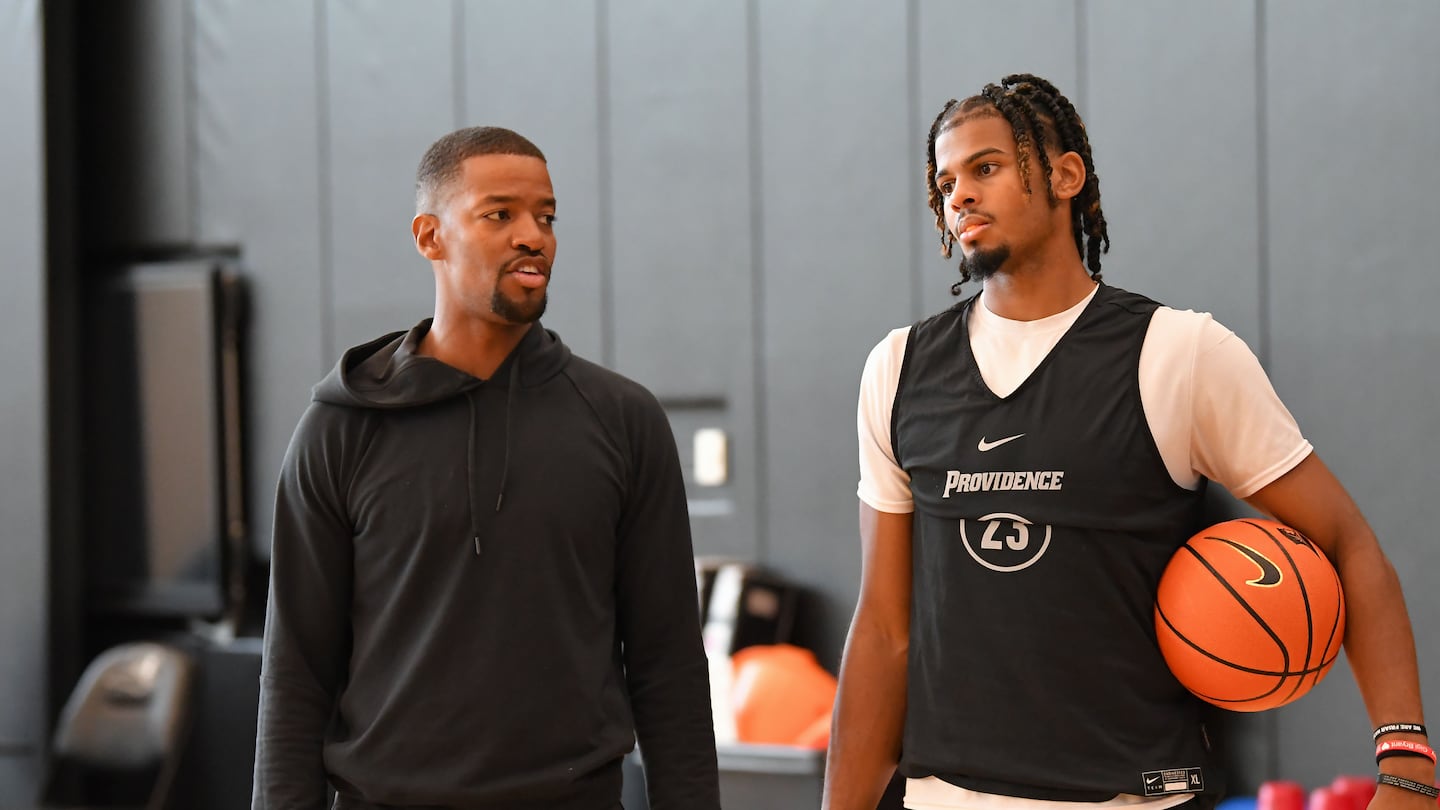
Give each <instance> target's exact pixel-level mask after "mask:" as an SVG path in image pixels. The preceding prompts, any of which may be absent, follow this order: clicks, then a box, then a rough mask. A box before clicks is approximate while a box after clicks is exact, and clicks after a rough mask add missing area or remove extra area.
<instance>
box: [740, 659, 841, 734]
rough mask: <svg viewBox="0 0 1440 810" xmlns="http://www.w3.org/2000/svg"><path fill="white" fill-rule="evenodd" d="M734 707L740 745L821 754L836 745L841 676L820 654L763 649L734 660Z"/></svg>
mask: <svg viewBox="0 0 1440 810" xmlns="http://www.w3.org/2000/svg"><path fill="white" fill-rule="evenodd" d="M731 662H732V666H733V668H734V670H733V671H734V676H735V677H734V681H733V684H732V686H731V689H730V705H731V707H732V709H733V710H734V713H735V731H736V735H737V738H738V739H739V741H740V742H744V743H762V744H770V745H795V746H801V747H804V748H812V749H821V748H825V747H826V746H827V745H829V744H830V712H831V709H832V708H833V707H834V705H835V690H836V686H837V684H836V681H835V676H833V675H831V674H830V673H829V672H826V671H825V668H824V667H822V666H820V662H818V661H816V660H815V654H814V653H812V652H811V651H809V650H807V649H805V648H803V647H796V646H794V645H791V644H759V645H754V646H750V647H745V648H743V649H741V650H738V651H736V652H735V654H734V655H732V656H731Z"/></svg>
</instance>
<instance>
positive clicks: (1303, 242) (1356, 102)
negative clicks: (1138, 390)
mask: <svg viewBox="0 0 1440 810" xmlns="http://www.w3.org/2000/svg"><path fill="white" fill-rule="evenodd" d="M1384 9H1385V13H1383V14H1375V13H1373V11H1374V10H1373V9H1368V8H1362V7H1358V6H1355V5H1352V4H1349V3H1345V2H1340V1H1339V0H1325V1H1324V2H1315V1H1314V0H1271V1H1270V2H1267V3H1266V5H1265V18H1264V33H1265V39H1264V47H1265V52H1266V60H1265V64H1266V72H1265V74H1264V81H1265V92H1266V96H1267V98H1268V99H1269V104H1268V108H1267V114H1266V116H1265V128H1266V131H1267V139H1268V148H1267V150H1266V157H1267V160H1266V166H1265V172H1266V173H1265V177H1266V180H1267V183H1268V187H1269V209H1268V212H1267V218H1268V220H1269V222H1270V229H1269V230H1270V240H1269V243H1268V261H1269V265H1270V268H1271V274H1272V277H1273V292H1272V294H1271V296H1270V301H1271V311H1270V316H1269V320H1270V323H1271V330H1272V331H1271V345H1272V349H1271V364H1270V367H1271V375H1272V377H1273V379H1274V382H1275V386H1276V388H1277V389H1278V390H1279V392H1280V395H1281V397H1283V398H1284V399H1285V400H1286V402H1287V403H1288V404H1289V406H1290V408H1291V410H1292V411H1293V412H1294V413H1295V416H1296V418H1297V419H1299V421H1300V425H1301V427H1302V428H1304V430H1305V432H1306V434H1307V435H1308V436H1309V437H1310V439H1311V440H1312V441H1313V442H1314V444H1315V446H1316V449H1317V451H1318V453H1319V454H1320V456H1321V457H1322V458H1324V459H1325V460H1326V463H1327V464H1328V465H1329V466H1330V467H1331V469H1333V470H1334V471H1335V473H1336V475H1337V476H1339V478H1340V480H1341V481H1343V482H1345V484H1346V485H1347V487H1348V488H1349V489H1350V491H1351V493H1352V494H1353V495H1354V496H1355V498H1356V500H1357V501H1358V502H1359V504H1360V507H1361V509H1362V510H1364V511H1365V513H1366V515H1367V517H1368V518H1369V519H1370V522H1371V524H1372V525H1373V526H1374V527H1375V529H1376V532H1377V533H1378V534H1379V536H1380V540H1381V542H1382V544H1383V545H1384V546H1385V548H1386V549H1387V550H1388V552H1389V554H1390V556H1391V559H1392V560H1393V561H1394V563H1395V566H1396V568H1397V569H1399V573H1400V579H1401V581H1402V583H1403V586H1404V589H1405V597H1406V601H1407V602H1408V604H1409V608H1410V616H1411V620H1412V622H1413V624H1414V627H1415V631H1416V634H1417V637H1418V638H1417V641H1418V645H1419V648H1420V663H1421V670H1422V672H1423V673H1424V683H1423V685H1422V688H1423V690H1424V692H1425V694H1426V696H1427V697H1428V700H1429V705H1430V709H1431V711H1432V714H1433V712H1434V711H1436V710H1437V708H1436V707H1437V701H1440V589H1437V588H1436V587H1435V576H1436V572H1437V571H1440V544H1437V543H1436V541H1435V523H1436V513H1435V507H1434V504H1435V480H1436V479H1435V474H1434V469H1433V459H1434V458H1435V456H1436V454H1437V452H1440V438H1437V437H1440V411H1437V409H1436V403H1437V401H1440V359H1437V358H1440V326H1437V320H1436V317H1435V308H1436V306H1437V303H1440V272H1437V270H1440V260H1437V258H1436V257H1437V256H1440V229H1437V228H1436V222H1437V221H1440V202H1437V201H1436V196H1435V190H1436V188H1440V168H1437V165H1436V163H1435V160H1434V157H1435V155H1436V154H1437V153H1440V111H1437V108H1436V107H1435V105H1434V104H1433V103H1431V102H1432V101H1433V99H1434V98H1436V96H1437V94H1440V61H1437V60H1436V58H1435V42H1436V41H1437V40H1440V4H1436V3H1434V2H1431V0H1394V2H1388V3H1386V4H1384ZM1383 719H1387V720H1388V719H1391V718H1383ZM1393 719H1401V718H1393ZM1432 719H1433V717H1432ZM1367 729H1368V719H1367V718H1366V716H1365V713H1364V711H1363V709H1362V706H1361V703H1360V700H1359V697H1358V695H1357V692H1356V689H1355V687H1354V685H1353V682H1352V679H1351V678H1350V677H1349V673H1348V672H1347V671H1345V670H1344V668H1343V667H1337V668H1336V672H1335V674H1334V675H1332V676H1331V677H1330V678H1329V679H1327V681H1326V682H1325V683H1323V684H1321V686H1320V688H1319V689H1318V690H1317V693H1316V694H1313V695H1311V696H1309V697H1307V698H1305V699H1304V700H1302V701H1301V702H1299V703H1297V704H1295V705H1294V706H1292V707H1289V708H1287V709H1285V710H1283V711H1282V712H1281V714H1280V739H1281V740H1282V742H1283V744H1282V745H1281V747H1280V769H1281V771H1282V772H1284V773H1285V774H1287V775H1289V776H1292V777H1294V778H1299V779H1301V780H1302V781H1305V782H1306V783H1310V784H1313V783H1317V782H1320V781H1321V780H1323V779H1326V778H1328V775H1333V774H1334V773H1335V768H1336V767H1338V766H1343V767H1344V768H1345V769H1346V770H1348V771H1352V772H1355V773H1362V774H1363V773H1368V772H1370V770H1371V769H1372V768H1373V767H1374V762H1373V759H1372V758H1371V755H1372V749H1371V747H1370V745H1369V737H1368V736H1367V735H1366V731H1367Z"/></svg>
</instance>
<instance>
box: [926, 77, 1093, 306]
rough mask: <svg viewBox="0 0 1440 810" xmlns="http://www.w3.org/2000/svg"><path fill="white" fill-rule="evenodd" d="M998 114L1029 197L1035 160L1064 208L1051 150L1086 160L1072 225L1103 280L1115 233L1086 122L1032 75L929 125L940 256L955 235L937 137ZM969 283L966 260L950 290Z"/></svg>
mask: <svg viewBox="0 0 1440 810" xmlns="http://www.w3.org/2000/svg"><path fill="white" fill-rule="evenodd" d="M985 115H999V116H1003V117H1004V118H1005V120H1006V121H1008V122H1009V124H1010V130H1011V132H1013V133H1014V134H1015V148H1016V153H1017V155H1016V160H1017V162H1018V164H1019V169H1020V179H1021V181H1022V182H1023V183H1024V185H1025V193H1027V194H1029V193H1030V191H1031V187H1030V166H1031V161H1032V160H1034V161H1038V162H1039V164H1040V172H1041V176H1042V177H1043V178H1044V179H1045V195H1046V197H1047V198H1048V199H1049V200H1050V205H1051V206H1056V205H1059V204H1060V202H1059V200H1057V199H1056V198H1055V189H1054V188H1052V187H1051V186H1050V154H1049V152H1050V150H1051V149H1052V148H1053V149H1055V150H1056V151H1057V152H1061V153H1064V152H1074V153H1076V154H1078V155H1079V156H1080V158H1081V159H1082V160H1083V161H1084V162H1085V185H1084V186H1082V187H1081V189H1080V193H1078V194H1076V195H1075V198H1074V199H1072V200H1071V201H1070V227H1071V230H1072V231H1073V233H1074V235H1075V248H1076V250H1078V251H1079V252H1080V255H1081V256H1082V257H1084V259H1085V266H1086V267H1087V268H1089V270H1090V276H1091V278H1094V279H1095V280H1096V281H1099V280H1100V254H1101V253H1105V252H1107V251H1109V250H1110V235H1109V233H1108V232H1107V231H1106V229H1105V213H1104V212H1103V211H1101V210H1100V178H1099V177H1098V176H1097V175H1096V174H1095V161H1094V159H1093V158H1092V157H1091V155H1090V140H1089V138H1088V137H1087V136H1086V134H1085V123H1084V122H1083V121H1081V120H1080V114H1079V113H1077V112H1076V111H1075V105H1073V104H1071V103H1070V100H1069V99H1068V98H1066V97H1065V96H1064V95H1063V94H1062V93H1061V92H1060V91H1059V90H1057V89H1056V88H1055V85H1053V84H1051V83H1050V82H1048V81H1046V80H1045V79H1042V78H1040V77H1039V76H1034V75H1031V74H1029V73H1016V74H1013V75H1010V76H1006V77H1005V78H1003V79H1001V80H1000V83H999V84H987V85H985V89H983V90H981V91H980V94H979V95H976V96H971V97H969V98H967V99H964V100H963V101H956V100H955V99H951V100H950V101H948V102H946V103H945V107H944V108H943V109H941V110H940V114H939V115H937V116H936V117H935V121H934V123H932V124H931V125H930V136H929V138H928V140H927V142H926V147H925V188H926V192H927V196H928V198H929V202H930V210H931V211H933V212H934V213H935V227H936V228H937V229H939V231H940V254H941V255H942V256H944V257H945V258H947V259H948V258H950V256H951V253H952V251H953V249H954V246H955V235H954V234H952V233H951V232H950V229H949V228H948V227H946V225H945V197H944V195H943V194H942V193H941V192H940V188H939V187H938V186H937V185H936V184H935V171H936V166H935V139H936V138H938V137H940V136H941V135H942V134H944V133H945V132H946V131H948V130H950V129H952V128H954V127H955V126H956V125H957V124H959V123H962V122H963V121H964V120H965V119H967V118H970V117H973V116H985ZM969 280H970V273H969V272H968V271H967V270H966V269H965V267H964V263H963V262H962V264H961V268H960V280H959V281H958V282H956V283H955V284H954V285H953V286H951V288H950V292H952V293H953V294H955V295H959V294H960V285H962V284H964V283H965V282H967V281H969Z"/></svg>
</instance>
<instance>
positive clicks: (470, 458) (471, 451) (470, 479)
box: [465, 394, 480, 557]
mask: <svg viewBox="0 0 1440 810" xmlns="http://www.w3.org/2000/svg"><path fill="white" fill-rule="evenodd" d="M465 400H466V402H467V403H469V405H470V441H469V442H468V443H467V444H466V447H465V450H466V452H465V495H466V498H468V499H469V501H470V536H471V537H473V538H474V539H475V556H476V557H479V556H480V521H479V520H477V519H476V512H478V511H479V510H477V509H476V508H475V396H474V395H473V394H466V395H465Z"/></svg>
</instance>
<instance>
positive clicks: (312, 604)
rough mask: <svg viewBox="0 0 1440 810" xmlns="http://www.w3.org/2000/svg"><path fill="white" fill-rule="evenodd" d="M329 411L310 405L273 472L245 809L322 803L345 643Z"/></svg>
mask: <svg viewBox="0 0 1440 810" xmlns="http://www.w3.org/2000/svg"><path fill="white" fill-rule="evenodd" d="M333 415H334V411H333V410H332V409H330V408H329V407H328V406H322V405H313V404H312V405H311V406H310V409H309V410H308V411H306V413H305V416H304V417H303V418H302V419H301V421H300V425H299V427H297V428H296V430H295V435H294V437H293V438H292V439H291V441H290V448H289V450H288V451H287V452H286V454H285V462H284V465H283V467H282V469H281V473H280V483H279V488H278V492H277V494H276V498H275V530H274V538H273V545H272V550H271V560H270V598H269V604H268V606H267V609H266V614H265V643H264V661H263V664H262V668H261V676H260V718H259V732H258V735H257V739H256V745H255V787H254V793H253V795H252V801H251V807H252V808H253V810H323V808H324V807H325V801H326V775H325V768H324V764H323V761H322V758H321V751H322V747H323V745H324V740H325V732H326V729H327V727H328V726H329V723H330V718H331V715H332V713H333V711H334V706H335V699H336V695H337V694H338V691H339V689H340V686H341V684H342V683H343V681H344V679H345V677H346V672H347V666H348V661H349V648H350V588H351V584H350V583H351V569H352V563H351V535H352V532H351V526H350V521H349V519H348V518H347V517H346V509H345V505H344V504H345V501H344V498H343V495H342V494H341V493H342V492H343V489H342V488H341V481H342V478H343V476H342V474H341V472H340V468H341V467H342V466H343V465H342V463H341V459H342V458H343V453H342V445H343V444H344V443H343V442H342V441H341V440H340V436H339V433H338V431H336V430H333V429H331V428H332V427H333V426H331V425H329V424H328V423H330V422H333V421H334V420H333V419H329V418H327V416H329V417H333Z"/></svg>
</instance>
